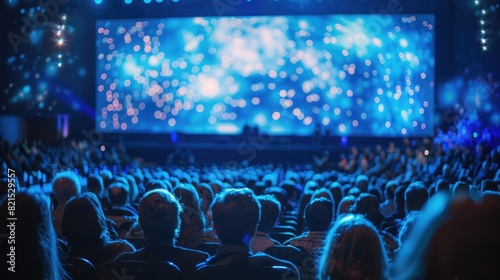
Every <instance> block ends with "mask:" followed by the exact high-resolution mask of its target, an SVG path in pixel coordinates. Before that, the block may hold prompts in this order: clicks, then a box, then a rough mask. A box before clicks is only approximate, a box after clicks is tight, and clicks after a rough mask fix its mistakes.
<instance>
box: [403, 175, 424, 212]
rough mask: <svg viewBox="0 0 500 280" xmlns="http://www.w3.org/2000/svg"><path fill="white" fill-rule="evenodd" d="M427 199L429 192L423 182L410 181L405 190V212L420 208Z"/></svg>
mask: <svg viewBox="0 0 500 280" xmlns="http://www.w3.org/2000/svg"><path fill="white" fill-rule="evenodd" d="M427 200H429V193H428V192H427V189H426V188H425V186H424V184H423V183H421V182H419V181H417V182H413V183H411V184H410V185H409V186H408V188H407V189H406V191H405V209H406V213H410V212H411V211H418V210H420V209H422V207H423V206H424V205H425V203H426V202H427Z"/></svg>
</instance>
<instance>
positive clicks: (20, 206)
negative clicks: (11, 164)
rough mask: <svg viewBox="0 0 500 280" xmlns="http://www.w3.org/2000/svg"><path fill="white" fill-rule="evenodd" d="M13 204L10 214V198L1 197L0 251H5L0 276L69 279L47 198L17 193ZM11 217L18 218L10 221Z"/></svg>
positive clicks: (9, 277)
mask: <svg viewBox="0 0 500 280" xmlns="http://www.w3.org/2000/svg"><path fill="white" fill-rule="evenodd" d="M15 206H16V210H15V215H10V213H11V211H10V208H11V207H12V200H8V199H5V200H3V202H2V204H1V206H0V210H1V213H0V217H1V219H2V221H6V224H4V225H5V226H2V227H1V229H0V251H1V252H2V254H5V255H3V259H4V261H2V264H1V265H0V268H1V269H2V273H1V274H2V275H4V276H3V278H2V279H50V280H66V279H68V280H69V277H68V276H67V275H66V272H65V271H64V269H63V266H62V264H61V262H60V260H59V254H58V245H57V236H56V233H55V230H54V227H53V226H52V218H51V214H50V209H49V205H48V203H47V199H46V198H45V197H43V195H42V194H37V193H32V192H19V193H16V196H15ZM14 216H15V218H17V219H16V220H11V221H9V218H13V217H14ZM10 225H13V226H10ZM13 232H15V235H13ZM12 236H14V237H15V238H14V239H12ZM9 237H10V238H9ZM12 240H14V241H15V243H13V242H12ZM12 248H14V249H15V250H13V249H12Z"/></svg>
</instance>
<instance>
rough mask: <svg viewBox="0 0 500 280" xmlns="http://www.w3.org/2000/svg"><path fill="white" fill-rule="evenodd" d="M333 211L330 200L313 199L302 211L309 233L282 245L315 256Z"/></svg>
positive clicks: (321, 243) (330, 221)
mask: <svg viewBox="0 0 500 280" xmlns="http://www.w3.org/2000/svg"><path fill="white" fill-rule="evenodd" d="M333 209H334V206H333V203H332V201H331V200H330V199H328V198H325V197H320V198H315V199H313V200H312V201H311V202H309V204H308V205H307V206H306V209H305V210H304V219H305V221H306V225H307V228H308V229H309V231H307V232H305V233H303V234H302V235H301V236H297V237H294V238H292V239H289V240H288V241H286V242H285V243H283V245H292V246H295V247H297V248H300V249H301V250H304V251H305V252H307V253H308V254H310V255H311V256H317V255H318V254H317V252H318V249H320V248H321V247H323V243H324V239H325V236H326V233H327V231H328V229H329V228H330V225H331V223H332V220H333Z"/></svg>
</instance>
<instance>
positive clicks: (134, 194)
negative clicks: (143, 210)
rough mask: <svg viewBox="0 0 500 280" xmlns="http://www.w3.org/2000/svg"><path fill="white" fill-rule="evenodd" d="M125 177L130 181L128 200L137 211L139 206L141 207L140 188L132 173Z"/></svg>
mask: <svg viewBox="0 0 500 280" xmlns="http://www.w3.org/2000/svg"><path fill="white" fill-rule="evenodd" d="M125 179H126V180H127V182H128V186H129V192H128V201H129V204H130V206H131V207H132V209H133V210H134V211H135V212H137V208H139V201H138V198H139V188H138V187H137V183H136V182H135V179H134V177H133V176H132V175H125Z"/></svg>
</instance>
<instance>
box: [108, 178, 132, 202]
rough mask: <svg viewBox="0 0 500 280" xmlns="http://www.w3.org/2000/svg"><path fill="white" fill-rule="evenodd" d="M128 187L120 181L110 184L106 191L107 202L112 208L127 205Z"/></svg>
mask: <svg viewBox="0 0 500 280" xmlns="http://www.w3.org/2000/svg"><path fill="white" fill-rule="evenodd" d="M129 191H130V190H129V186H128V185H127V184H125V183H123V182H122V181H115V182H113V183H111V185H110V186H109V189H108V198H109V202H110V203H111V205H113V206H125V205H127V204H128V203H129Z"/></svg>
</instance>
